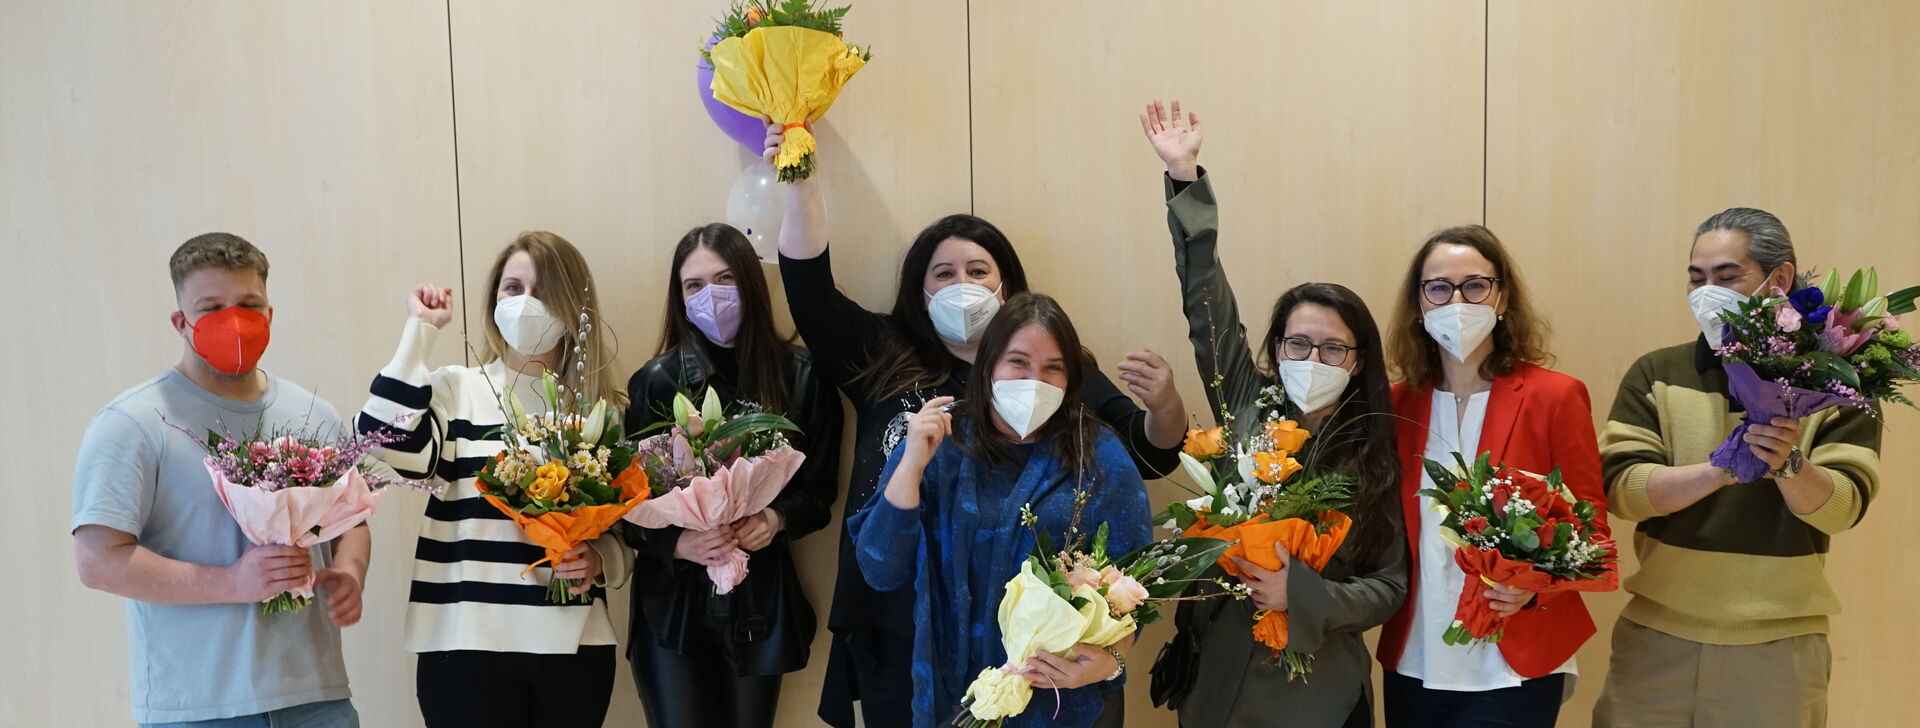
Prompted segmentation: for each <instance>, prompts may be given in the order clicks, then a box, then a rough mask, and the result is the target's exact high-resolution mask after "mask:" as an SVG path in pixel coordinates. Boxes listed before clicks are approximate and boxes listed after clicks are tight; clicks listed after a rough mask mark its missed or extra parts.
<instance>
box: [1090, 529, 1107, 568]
mask: <svg viewBox="0 0 1920 728" xmlns="http://www.w3.org/2000/svg"><path fill="white" fill-rule="evenodd" d="M1087 553H1088V554H1091V555H1092V556H1093V557H1094V558H1097V559H1104V558H1106V556H1107V522H1106V521H1101V522H1100V527H1099V528H1096V529H1094V531H1093V546H1092V548H1089V549H1088V550H1087Z"/></svg>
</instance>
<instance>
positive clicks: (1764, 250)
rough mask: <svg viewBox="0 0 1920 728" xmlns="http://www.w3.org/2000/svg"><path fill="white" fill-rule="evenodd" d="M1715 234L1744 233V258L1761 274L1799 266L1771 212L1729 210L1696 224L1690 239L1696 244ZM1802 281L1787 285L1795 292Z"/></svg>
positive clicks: (1782, 226) (1790, 242)
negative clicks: (1720, 232)
mask: <svg viewBox="0 0 1920 728" xmlns="http://www.w3.org/2000/svg"><path fill="white" fill-rule="evenodd" d="M1715 230H1731V231H1738V232H1743V233H1746V234H1747V257H1749V258H1752V259H1753V262H1755V263H1759V264H1760V270H1761V271H1762V272H1764V273H1772V272H1773V271H1774V270H1775V269H1777V268H1779V267H1780V265H1781V264H1782V263H1793V264H1794V265H1795V267H1798V266H1799V261H1797V260H1795V259H1794V256H1793V236H1792V235H1789V234H1787V226H1786V223H1783V222H1780V218H1778V217H1775V216H1774V215H1773V213H1771V212H1767V211H1766V210H1759V209H1755V208H1751V207H1729V208H1727V209H1725V210H1722V211H1720V212H1719V213H1716V214H1715V215H1714V216H1713V217H1709V218H1707V220H1706V222H1702V223H1700V227H1698V228H1695V229H1694V231H1693V237H1694V239H1695V240H1698V239H1700V236H1702V235H1705V234H1707V233H1710V232H1713V231H1715ZM1805 277H1806V276H1805V274H1799V275H1796V276H1795V278H1796V280H1795V281H1794V282H1793V283H1792V284H1791V285H1793V287H1795V288H1798V287H1800V286H1802V285H1805V280H1804V279H1805Z"/></svg>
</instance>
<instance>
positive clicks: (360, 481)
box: [169, 423, 415, 614]
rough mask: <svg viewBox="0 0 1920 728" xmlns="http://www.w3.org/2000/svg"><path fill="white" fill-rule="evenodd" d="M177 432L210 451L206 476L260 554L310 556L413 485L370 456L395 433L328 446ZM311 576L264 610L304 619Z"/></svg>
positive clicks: (292, 436)
mask: <svg viewBox="0 0 1920 728" xmlns="http://www.w3.org/2000/svg"><path fill="white" fill-rule="evenodd" d="M169 425H171V426H172V427H173V428H174V429H177V430H180V431H181V432H186V433H187V436H188V437H191V438H193V440H194V442H196V443H199V445H200V447H201V448H203V449H205V450H206V451H207V457H206V459H205V461H204V462H205V464H206V467H207V475H209V476H211V477H212V478H213V488H214V491H215V492H217V493H218V494H219V495H220V503H221V504H222V505H225V506H226V507H227V512H228V513H230V514H232V515H233V520H234V522H235V523H237V524H239V526H240V531H241V532H242V533H244V534H246V537H247V540H248V541H250V542H252V543H253V544H254V545H256V546H265V545H278V546H292V547H294V548H300V549H307V548H312V547H313V546H315V545H317V544H322V543H326V542H328V541H332V540H333V539H335V538H338V537H339V536H340V534H343V533H346V532H347V531H348V530H349V529H351V528H353V527H354V526H358V525H360V524H361V523H365V522H366V520H367V519H368V518H371V517H373V512H374V508H375V507H376V506H377V505H379V503H380V497H381V496H382V495H383V494H384V493H385V492H386V487H387V486H388V485H390V484H393V483H405V484H415V483H414V482H413V481H406V480H397V479H390V478H387V477H384V476H382V475H380V474H379V472H380V471H377V470H375V469H373V467H372V465H371V464H372V462H373V461H371V460H364V459H363V458H364V457H365V456H366V455H367V453H369V452H372V451H373V450H376V449H378V448H379V447H380V446H382V445H386V444H388V443H391V442H396V441H398V440H399V439H400V438H399V436H397V435H395V434H394V433H392V432H391V431H388V430H379V431H375V432H370V433H366V434H355V433H354V432H352V431H351V430H347V431H343V432H340V433H338V434H336V435H335V436H334V437H332V438H330V439H329V438H321V437H319V436H316V435H312V434H310V433H308V432H306V431H305V430H304V429H303V430H301V431H299V432H291V433H267V432H255V433H254V434H252V435H250V436H245V437H236V436H234V434H233V433H231V432H223V433H216V432H212V431H208V432H207V434H206V437H205V438H201V437H200V436H198V435H195V434H194V433H193V432H191V431H189V430H187V429H186V428H184V427H181V426H179V425H172V423H169ZM313 584H314V577H313V575H312V574H309V575H307V578H306V580H305V581H304V582H302V583H301V584H300V585H299V586H297V587H294V588H293V589H291V590H288V591H284V592H281V593H279V594H277V595H275V596H273V597H271V598H269V599H268V600H267V601H266V602H264V603H263V604H261V605H260V611H261V612H262V613H263V614H277V613H281V612H292V611H297V610H299V609H300V608H302V607H305V606H306V605H307V604H308V603H309V602H311V601H312V600H313Z"/></svg>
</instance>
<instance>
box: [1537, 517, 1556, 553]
mask: <svg viewBox="0 0 1920 728" xmlns="http://www.w3.org/2000/svg"><path fill="white" fill-rule="evenodd" d="M1559 524H1560V521H1559V520H1557V519H1553V518H1549V519H1547V522H1546V523H1543V524H1540V527H1539V528H1535V529H1533V535H1535V536H1538V537H1540V548H1543V549H1544V548H1552V547H1553V530H1554V527H1555V526H1558V525H1559Z"/></svg>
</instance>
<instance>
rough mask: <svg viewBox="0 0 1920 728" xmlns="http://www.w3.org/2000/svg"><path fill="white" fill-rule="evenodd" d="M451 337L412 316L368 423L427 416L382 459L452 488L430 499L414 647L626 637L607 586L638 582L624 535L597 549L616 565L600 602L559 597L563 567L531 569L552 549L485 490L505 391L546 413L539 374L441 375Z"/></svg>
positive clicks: (510, 648) (411, 635)
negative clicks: (557, 575)
mask: <svg viewBox="0 0 1920 728" xmlns="http://www.w3.org/2000/svg"><path fill="white" fill-rule="evenodd" d="M439 333H440V330H439V329H436V328H434V327H433V326H432V325H430V324H427V323H425V322H422V321H420V320H418V319H413V318H409V319H407V323H406V328H405V330H404V332H403V333H402V334H401V336H400V348H399V350H398V351H396V352H395V353H394V355H393V361H391V362H389V363H388V364H387V366H386V368H384V369H381V370H380V374H379V375H378V376H376V377H374V380H373V392H372V396H371V397H369V398H368V399H367V405H366V407H365V408H364V409H362V410H361V412H360V418H359V422H358V427H359V429H360V430H361V431H366V430H370V429H373V428H377V427H383V426H389V424H390V423H392V422H394V421H395V420H397V419H400V418H401V416H402V415H410V414H413V413H416V412H422V411H424V413H425V414H424V415H422V416H418V417H413V418H411V420H410V421H408V422H407V424H406V426H403V427H400V428H397V429H400V430H402V431H403V432H405V433H407V437H406V439H404V440H401V441H399V442H395V443H392V444H390V445H388V446H387V447H386V448H385V449H383V450H381V451H380V452H379V453H378V454H379V456H380V458H381V459H382V460H385V461H386V462H387V464H389V465H392V466H393V468H394V469H395V470H398V471H399V472H400V473H401V474H402V475H404V476H406V477H409V478H423V479H426V478H430V479H432V480H433V481H434V482H436V483H445V484H446V487H445V488H444V489H443V490H442V491H441V492H440V493H439V494H437V495H435V496H433V497H431V498H429V499H428V501H427V514H426V515H427V518H426V520H425V522H424V523H422V524H421V527H420V538H419V540H418V541H417V542H416V546H415V548H414V553H413V587H412V589H411V593H410V594H409V595H408V597H407V630H406V649H407V650H408V651H409V652H440V651H446V650H481V651H487V652H527V653H538V654H573V653H574V652H577V651H579V648H580V646H581V645H611V644H615V643H616V639H615V636H614V631H613V623H612V622H611V621H610V620H609V619H608V618H607V602H606V593H605V589H604V586H605V585H607V584H612V585H614V586H616V587H617V586H619V585H620V584H621V583H622V582H623V581H624V580H625V579H626V577H627V574H628V573H629V571H630V568H631V565H632V563H633V562H632V553H631V552H630V551H628V550H627V549H626V548H625V547H624V546H621V545H620V544H619V543H618V541H617V540H615V539H614V538H613V537H611V536H606V537H602V538H601V539H600V540H599V541H597V542H595V543H594V544H593V548H594V550H595V551H596V552H597V553H599V555H600V557H601V563H602V565H603V566H602V570H603V572H604V573H603V574H602V577H601V579H600V580H598V582H597V584H599V585H598V586H595V587H594V588H593V590H592V591H591V592H590V593H591V594H592V595H593V597H594V600H593V602H592V603H591V604H577V603H576V604H571V605H566V606H562V605H557V604H553V603H551V602H548V601H547V587H546V584H547V582H548V580H549V579H550V578H551V577H552V573H553V572H552V570H551V569H549V568H547V567H545V566H541V567H539V568H536V569H534V570H533V571H531V572H528V573H527V574H526V575H525V576H521V574H520V572H521V570H522V569H524V568H526V566H527V565H528V564H531V563H534V562H536V561H539V560H540V559H542V558H544V557H545V556H546V552H545V551H544V550H543V549H541V548H540V547H539V546H536V545H534V544H533V543H532V542H530V541H528V540H527V539H526V537H525V536H524V535H523V534H522V533H521V532H520V528H519V527H518V526H515V525H514V523H513V521H511V520H509V519H507V517H506V516H505V515H502V514H501V513H500V512H499V511H498V510H495V509H494V507H493V506H492V505H491V504H489V503H487V502H486V501H485V500H483V499H481V498H480V495H479V492H478V491H477V490H475V489H474V485H473V484H474V476H475V474H477V473H479V472H480V468H481V466H482V465H483V464H484V463H485V462H486V460H487V459H488V458H491V457H493V455H494V454H495V453H497V452H499V451H500V450H501V448H502V444H501V441H500V435H499V432H498V430H497V428H498V427H500V426H501V425H502V424H504V423H505V422H506V419H507V418H506V412H505V410H503V409H502V408H501V406H500V400H499V398H498V395H497V394H496V392H504V391H505V390H506V388H507V387H509V386H511V387H513V388H515V389H517V390H519V392H520V399H521V401H522V402H523V403H525V404H526V405H527V406H528V408H529V409H530V410H538V409H539V407H540V406H541V405H540V403H541V402H542V400H541V399H540V397H539V396H538V395H537V394H536V393H535V392H534V386H533V385H534V384H535V383H536V382H537V380H536V378H534V377H530V376H523V375H519V374H517V373H511V372H508V371H507V370H506V367H505V365H504V364H503V363H501V362H500V361H498V360H495V361H494V362H492V363H490V364H487V365H486V366H483V367H478V368H476V367H464V366H448V367H441V368H440V369H435V370H431V371H429V370H428V369H427V355H428V354H429V353H431V352H432V351H433V342H434V339H435V338H436V337H437V335H438V334H439Z"/></svg>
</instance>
